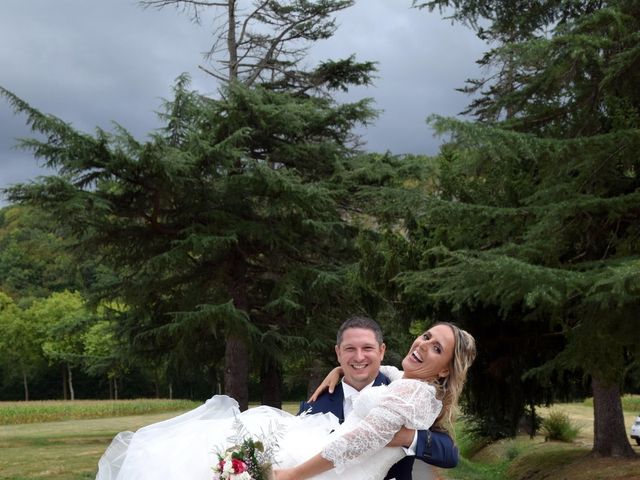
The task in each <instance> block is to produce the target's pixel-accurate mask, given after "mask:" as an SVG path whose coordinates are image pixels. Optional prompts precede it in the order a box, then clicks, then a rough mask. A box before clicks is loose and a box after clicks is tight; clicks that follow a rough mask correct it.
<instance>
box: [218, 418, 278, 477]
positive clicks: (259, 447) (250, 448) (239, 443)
mask: <svg viewBox="0 0 640 480" xmlns="http://www.w3.org/2000/svg"><path fill="white" fill-rule="evenodd" d="M271 427H274V428H272V430H270V431H269V432H267V433H266V434H265V432H262V433H263V435H262V438H264V439H265V440H264V441H261V440H255V439H254V438H252V437H251V436H250V434H249V432H248V431H247V430H246V429H245V428H244V425H243V424H242V422H240V421H239V420H236V421H235V422H234V430H235V434H234V435H233V436H232V437H231V438H229V442H230V443H231V444H233V446H232V447H230V448H227V449H226V450H225V451H224V453H218V463H217V464H216V465H215V466H214V467H213V473H214V476H213V480H270V479H271V478H273V475H272V468H271V465H272V464H273V461H274V458H275V453H276V450H277V449H278V441H277V440H278V438H279V437H280V431H279V426H278V425H272V426H271Z"/></svg>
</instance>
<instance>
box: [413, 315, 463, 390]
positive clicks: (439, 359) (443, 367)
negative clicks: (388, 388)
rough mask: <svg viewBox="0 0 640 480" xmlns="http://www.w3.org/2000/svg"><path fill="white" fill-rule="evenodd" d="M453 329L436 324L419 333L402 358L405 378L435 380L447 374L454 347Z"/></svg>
mask: <svg viewBox="0 0 640 480" xmlns="http://www.w3.org/2000/svg"><path fill="white" fill-rule="evenodd" d="M455 342H456V340H455V336H454V334H453V330H452V329H451V328H450V327H448V326H447V325H436V326H434V327H432V328H430V329H429V330H427V331H426V332H424V333H423V334H422V335H420V336H419V337H418V338H416V340H415V341H414V342H413V344H412V345H411V348H410V349H409V353H408V354H407V356H406V357H404V360H402V369H403V370H404V377H405V378H413V379H416V380H427V381H430V382H432V381H435V380H437V379H438V378H444V377H446V376H448V375H449V366H450V365H451V360H452V359H453V351H454V348H455Z"/></svg>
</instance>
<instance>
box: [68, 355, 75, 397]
mask: <svg viewBox="0 0 640 480" xmlns="http://www.w3.org/2000/svg"><path fill="white" fill-rule="evenodd" d="M67 379H68V380H69V399H70V400H75V399H76V392H75V391H74V390H73V373H72V372H71V365H70V364H68V363H67Z"/></svg>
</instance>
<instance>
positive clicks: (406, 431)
mask: <svg viewBox="0 0 640 480" xmlns="http://www.w3.org/2000/svg"><path fill="white" fill-rule="evenodd" d="M415 435H416V431H415V430H413V429H411V428H406V427H401V428H400V430H398V432H396V434H395V435H394V436H393V438H392V439H391V441H390V442H389V443H388V444H387V447H404V448H409V447H410V446H411V444H412V443H413V439H414V437H415Z"/></svg>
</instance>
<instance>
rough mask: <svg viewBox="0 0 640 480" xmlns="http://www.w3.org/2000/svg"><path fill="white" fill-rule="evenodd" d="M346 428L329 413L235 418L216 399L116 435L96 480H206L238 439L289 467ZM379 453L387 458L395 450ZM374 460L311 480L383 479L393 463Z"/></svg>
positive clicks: (230, 404)
mask: <svg viewBox="0 0 640 480" xmlns="http://www.w3.org/2000/svg"><path fill="white" fill-rule="evenodd" d="M345 428H348V427H347V426H346V425H345V424H343V425H341V426H340V425H339V423H338V419H337V418H336V417H335V415H333V414H331V413H326V414H314V415H302V416H294V415H291V414H289V413H287V412H285V411H282V410H278V409H275V408H271V407H266V406H261V407H257V408H252V409H249V410H247V411H244V412H240V410H239V409H238V403H237V402H236V401H235V400H234V399H232V398H230V397H227V396H225V395H216V396H214V397H213V398H211V399H209V400H207V402H206V403H205V404H203V405H201V406H200V407H198V408H196V409H194V410H192V411H190V412H187V413H185V414H183V415H180V416H178V417H175V418H172V419H169V420H166V421H163V422H159V423H155V424H153V425H149V426H147V427H143V428H141V429H140V430H138V431H137V432H135V433H132V432H121V433H119V434H118V435H117V436H116V437H115V438H114V439H113V441H112V442H111V445H110V446H109V447H108V448H107V450H106V451H105V453H104V455H103V456H102V458H101V459H100V462H99V464H98V474H97V477H96V480H159V479H161V480H211V479H212V478H213V470H212V469H213V467H214V466H215V465H216V464H217V463H218V453H223V452H224V451H225V450H226V449H227V448H229V447H231V446H233V445H236V444H238V443H239V439H240V438H242V437H244V438H246V437H251V438H253V439H258V440H262V441H264V442H265V443H267V444H269V443H271V444H274V443H275V444H277V449H276V450H275V458H274V464H275V466H276V467H292V466H295V465H298V464H299V463H302V462H303V461H305V460H307V459H308V458H311V457H312V456H314V455H315V454H317V453H319V452H320V451H321V450H322V448H323V447H324V445H326V443H327V442H328V441H330V439H331V438H332V435H335V434H339V432H340V431H344V430H345ZM332 432H334V433H332ZM383 450H385V451H388V452H385V453H386V454H387V456H388V455H389V454H390V453H391V451H392V450H396V451H397V450H399V449H389V448H385V449H383ZM401 456H402V455H400V457H401ZM376 457H378V460H380V458H379V457H380V455H377V456H371V457H370V458H369V460H368V461H367V460H366V459H363V462H362V463H360V462H356V463H355V464H354V465H351V466H348V467H347V468H346V469H345V468H341V469H338V470H335V469H334V470H331V471H329V472H326V473H323V474H322V475H319V476H317V477H314V479H317V480H336V479H352V480H365V479H367V480H368V479H382V478H384V474H385V472H386V471H387V470H388V468H389V466H390V465H392V464H393V463H395V461H397V459H398V458H396V459H395V460H388V461H387V462H386V463H385V464H384V465H381V464H379V463H378V464H377V465H374V464H375V463H376V462H373V464H372V462H371V460H372V459H375V458H376ZM365 466H366V468H363V467H365Z"/></svg>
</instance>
